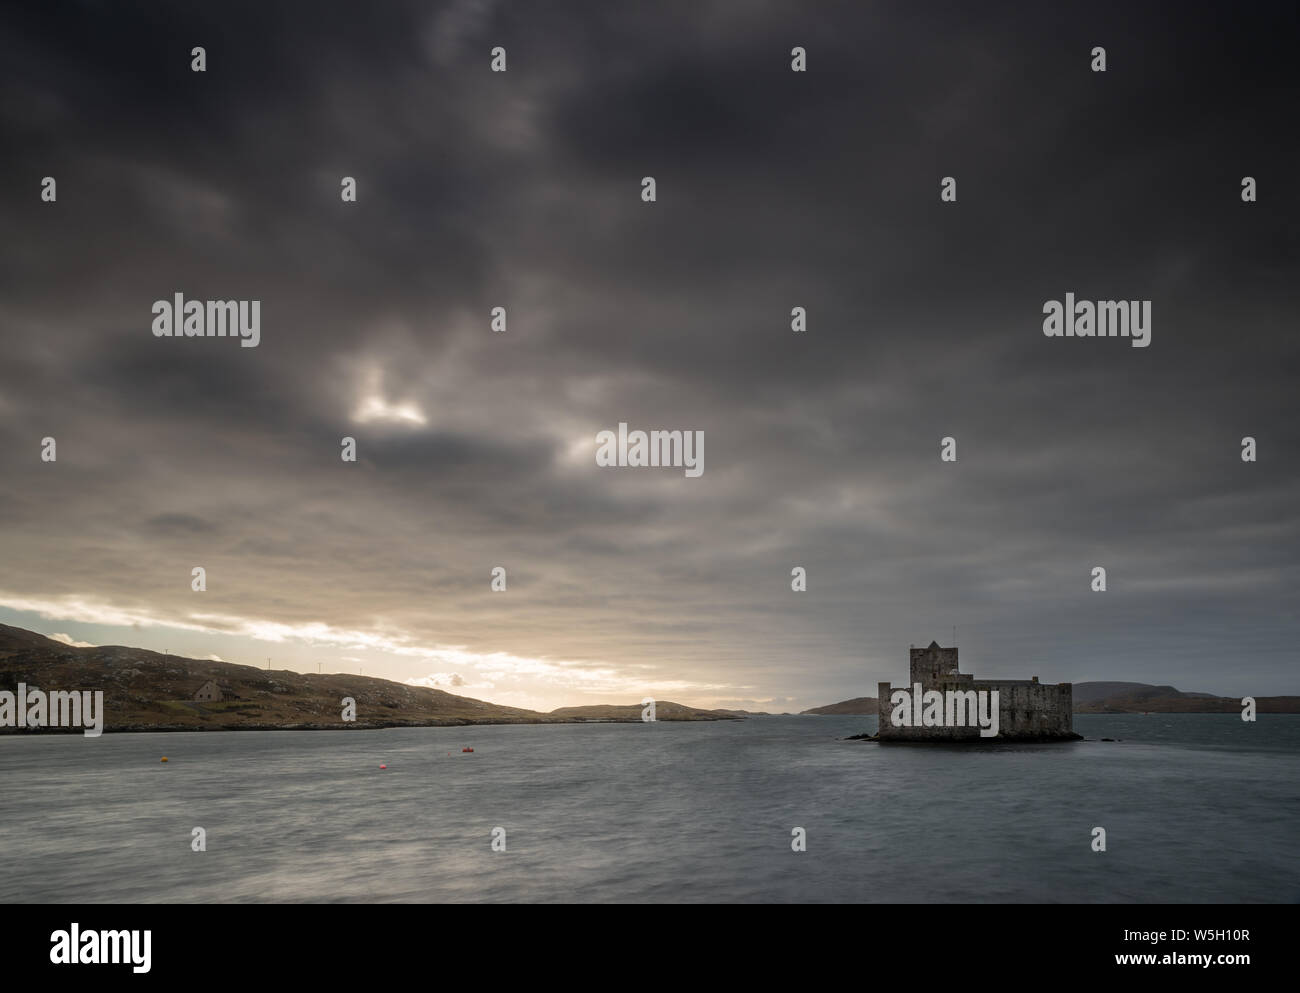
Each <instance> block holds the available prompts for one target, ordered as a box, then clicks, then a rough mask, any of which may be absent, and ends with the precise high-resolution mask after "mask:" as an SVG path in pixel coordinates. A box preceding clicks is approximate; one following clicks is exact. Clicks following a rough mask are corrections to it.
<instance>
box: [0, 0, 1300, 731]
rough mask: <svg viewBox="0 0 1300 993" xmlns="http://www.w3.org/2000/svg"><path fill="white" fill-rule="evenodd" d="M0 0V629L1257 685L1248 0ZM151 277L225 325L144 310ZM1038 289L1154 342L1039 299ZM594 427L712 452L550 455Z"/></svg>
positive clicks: (1282, 118)
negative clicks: (795, 66) (1101, 306)
mask: <svg viewBox="0 0 1300 993" xmlns="http://www.w3.org/2000/svg"><path fill="white" fill-rule="evenodd" d="M27 7H28V9H21V8H17V7H12V6H6V7H5V8H3V14H2V15H0V133H2V134H3V145H4V148H5V154H4V155H3V156H0V177H3V187H2V191H0V197H3V200H2V202H0V285H2V286H3V292H2V293H0V347H2V348H3V351H2V352H0V355H2V356H3V358H2V359H0V622H3V623H8V624H14V625H17V626H20V627H25V628H30V629H33V630H36V631H40V632H42V633H45V634H51V635H58V636H60V640H66V641H68V642H69V643H88V644H96V645H98V644H124V645H132V646H139V647H144V648H150V649H154V650H158V651H164V650H166V651H171V652H172V653H174V654H182V655H187V656H191V657H197V658H207V657H216V658H221V659H224V660H226V661H234V662H243V663H247V664H253V665H258V666H264V665H270V666H271V667H273V668H291V669H296V670H298V671H303V672H314V671H316V670H317V668H318V667H320V668H323V669H324V670H325V671H357V670H363V671H364V672H365V673H366V674H367V675H376V676H384V677H387V678H391V679H396V680H402V681H410V682H414V683H419V684H423V685H433V686H439V687H442V688H444V689H449V690H452V691H453V692H458V693H463V694H465V695H468V696H473V697H477V698H480V699H484V700H490V701H493V702H498V703H502V704H510V705H514V706H523V707H530V708H534V709H543V710H549V709H551V708H554V707H558V706H564V705H577V704H587V703H603V702H610V703H631V702H638V701H640V700H641V699H642V698H643V697H645V696H651V697H654V698H656V699H661V700H674V701H677V702H680V703H686V704H691V705H696V706H707V707H732V708H742V709H748V710H767V711H786V710H792V711H793V710H801V709H804V708H807V707H812V706H818V705H821V704H826V703H830V702H833V701H836V700H842V699H845V698H849V697H854V696H867V695H874V693H875V689H876V684H877V682H878V681H881V680H893V681H894V682H897V683H901V682H902V681H903V680H904V678H905V673H906V666H907V649H908V646H909V645H912V644H917V645H925V644H928V643H929V642H930V641H931V640H938V641H939V642H940V643H941V644H944V645H948V644H952V643H953V641H954V638H955V639H956V641H955V643H956V644H957V645H958V647H959V649H960V652H961V662H962V667H963V670H964V671H968V672H975V673H976V674H977V675H979V676H981V677H990V678H1028V677H1029V676H1031V675H1037V676H1039V677H1040V679H1042V680H1043V681H1044V682H1058V681H1068V682H1084V681H1089V680H1134V681H1140V682H1149V683H1169V684H1173V685H1175V686H1177V687H1179V688H1180V689H1184V690H1194V691H1202V692H1213V693H1223V694H1227V695H1237V694H1251V695H1269V694H1282V693H1290V694H1294V693H1300V678H1298V676H1297V669H1298V666H1300V651H1298V649H1297V645H1300V624H1298V622H1297V610H1296V590H1297V588H1298V586H1300V583H1298V581H1300V567H1298V566H1300V540H1298V539H1300V518H1298V517H1297V513H1298V511H1297V508H1300V473H1298V472H1297V457H1296V452H1297V443H1298V442H1300V430H1298V428H1297V418H1296V416H1295V414H1296V409H1297V405H1296V399H1295V397H1296V381H1297V374H1298V373H1300V347H1298V346H1297V344H1296V337H1295V329H1296V318H1295V310H1296V306H1297V302H1298V296H1300V295H1298V293H1297V287H1300V279H1298V278H1297V275H1298V273H1300V266H1298V262H1300V235H1298V234H1297V232H1298V231H1300V225H1297V216H1298V212H1297V208H1298V207H1300V196H1298V194H1297V189H1298V188H1300V182H1298V181H1297V179H1298V176H1300V157H1298V156H1297V151H1298V149H1300V143H1298V141H1297V137H1296V129H1295V127H1294V108H1295V106H1296V104H1297V98H1298V97H1300V94H1298V93H1297V92H1296V90H1297V87H1296V81H1295V75H1294V73H1293V72H1292V71H1291V70H1290V64H1291V63H1292V62H1293V60H1294V51H1293V44H1292V43H1291V42H1292V40H1293V39H1294V38H1295V37H1296V36H1297V34H1296V27H1297V24H1296V21H1297V13H1296V10H1295V7H1294V5H1291V4H1278V5H1264V4H1261V5H1249V4H1247V5H1243V6H1238V7H1234V8H1233V10H1232V11H1231V13H1228V12H1225V11H1223V10H1220V11H1218V12H1214V11H1212V10H1210V9H1209V8H1205V7H1201V6H1199V5H1195V4H1187V5H1180V6H1179V7H1178V16H1177V17H1176V18H1175V17H1174V16H1173V15H1172V14H1171V13H1170V10H1169V8H1168V5H1159V4H1157V5H1141V4H1134V3H1121V4H1106V3H1088V4H1067V5H1063V6H1062V5H1055V4H1054V5H1051V7H1050V9H1048V8H1047V7H1045V6H1044V5H1037V4H1023V5H1000V4H996V3H985V4H979V5H975V6H972V5H966V4H958V3H906V4H867V3H817V2H811V3H799V4H789V3H782V4H777V3H763V2H746V3H740V2H729V0H728V2H708V0H692V2H690V3H654V4H650V3H638V4H630V3H587V4H573V3H547V4H523V3H516V4H497V3H490V2H462V0H457V2H452V3H443V4H432V3H425V2H418V3H417V2H412V3H397V2H393V3H384V4H376V5H370V6H365V7H357V6H356V5H351V4H349V5H341V4H334V5H331V4H328V3H314V4H310V5H307V4H302V5H293V4H285V5H275V6H272V5H266V4H261V3H247V4H245V3H222V4H211V3H196V4H187V5H185V6H184V9H183V10H182V9H173V8H172V7H162V6H159V5H156V4H143V3H125V4H121V3H113V4H109V3H80V4H60V5H27ZM194 46H203V47H204V49H205V51H206V71H204V72H194V71H192V70H191V58H192V56H191V49H192V48H193V47H194ZM795 46H800V47H802V48H804V49H805V51H806V59H807V70H806V71H805V72H794V71H792V70H791V50H792V49H793V48H794V47H795ZM1096 46H1102V47H1104V48H1105V50H1106V60H1107V67H1106V71H1105V72H1094V71H1092V69H1091V64H1092V62H1093V55H1092V50H1093V48H1094V47H1096ZM496 47H501V48H504V49H505V52H506V60H507V61H506V67H507V68H506V71H504V72H493V71H492V68H491V62H492V49H493V48H496ZM46 176H52V177H54V178H55V179H56V183H57V187H56V188H57V199H56V200H55V201H54V202H44V201H42V199H41V195H40V194H41V183H42V179H43V178H44V177H46ZM345 176H347V177H353V178H354V179H355V180H356V188H357V197H356V202H344V201H343V199H342V197H341V195H340V191H341V182H342V178H343V177H345ZM647 176H649V177H654V179H655V184H656V199H655V200H654V201H653V202H646V201H645V200H643V199H642V180H643V178H644V177H647ZM1246 176H1250V177H1253V178H1254V179H1255V180H1256V183H1257V189H1258V199H1257V201H1256V202H1254V203H1245V202H1243V201H1242V197H1241V190H1242V185H1241V184H1242V178H1243V177H1246ZM943 177H953V178H954V179H955V181H956V200H955V202H944V201H942V200H941V197H940V193H941V180H942V179H943ZM178 292H179V293H183V294H184V295H185V298H186V299H197V300H211V299H237V300H258V301H260V307H261V327H260V341H259V343H258V345H257V347H240V343H239V342H238V340H235V339H229V338H185V337H176V338H166V337H156V336H155V335H154V334H153V333H152V331H151V322H152V320H153V313H152V310H151V308H152V305H153V303H154V301H156V300H171V299H172V297H173V294H175V293H178ZM1066 293H1073V294H1075V296H1076V297H1077V298H1078V299H1081V300H1103V299H1125V300H1129V299H1131V300H1149V301H1151V309H1152V333H1151V340H1150V343H1149V345H1148V346H1147V347H1145V348H1135V347H1132V343H1131V342H1130V341H1129V340H1127V339H1122V338H1054V337H1047V336H1045V335H1044V334H1043V330H1042V323H1043V307H1044V303H1045V302H1046V301H1049V300H1053V299H1055V300H1062V299H1064V296H1065V294H1066ZM495 307H504V308H505V309H506V313H507V327H506V330H505V331H504V332H500V333H498V332H494V331H493V330H492V327H491V312H492V310H493V308H495ZM794 307H803V308H805V310H806V313H807V330H805V331H803V332H800V333H796V332H794V331H792V328H791V311H792V308H794ZM620 422H623V423H627V424H628V425H629V426H630V428H631V429H636V428H640V429H643V430H651V429H656V430H681V431H702V432H703V434H704V437H705V439H706V442H707V444H706V445H705V451H704V455H705V461H704V472H703V473H702V474H701V475H699V476H698V477H695V478H691V477H687V476H686V475H685V473H684V472H683V471H682V470H681V469H680V468H637V467H609V466H600V465H597V463H596V458H595V455H596V450H597V443H596V436H597V434H598V433H599V432H601V431H604V430H616V429H617V427H618V425H619V423H620ZM1246 436H1250V437H1253V438H1255V439H1256V444H1257V461H1255V462H1249V463H1248V462H1244V461H1243V460H1242V458H1241V451H1242V438H1243V437H1246ZM46 437H53V438H55V440H56V446H57V448H56V452H57V457H56V460H55V461H53V462H48V461H43V460H42V457H41V453H42V447H43V439H44V438H46ZM345 437H352V438H355V439H356V448H357V460H356V461H355V462H345V461H343V460H342V459H341V457H340V452H341V443H342V439H343V438H345ZM945 437H951V438H953V439H955V442H956V455H957V458H956V461H949V462H945V461H943V460H941V458H940V452H941V439H943V438H945ZM196 566H201V567H203V568H204V569H205V570H206V582H207V588H206V590H205V591H202V592H196V591H194V590H193V589H192V588H191V576H192V570H193V568H194V567H196ZM1098 566H1100V567H1104V568H1105V569H1106V576H1107V588H1106V590H1105V591H1104V592H1099V591H1095V590H1093V589H1092V586H1093V578H1092V577H1093V573H1092V570H1093V569H1094V568H1095V567H1098ZM495 567H501V568H503V569H505V575H506V589H505V590H504V591H494V590H493V589H492V588H491V581H492V570H493V569H494V568H495ZM796 567H798V568H802V569H805V570H806V575H807V588H806V590H805V591H795V590H793V589H792V588H791V587H792V570H793V569H795V568H796Z"/></svg>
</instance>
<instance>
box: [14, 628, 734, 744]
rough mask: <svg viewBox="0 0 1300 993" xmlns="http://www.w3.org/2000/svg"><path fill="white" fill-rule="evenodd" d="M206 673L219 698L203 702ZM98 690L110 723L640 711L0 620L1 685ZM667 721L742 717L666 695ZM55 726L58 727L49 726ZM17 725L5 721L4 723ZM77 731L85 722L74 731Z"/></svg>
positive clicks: (155, 727)
mask: <svg viewBox="0 0 1300 993" xmlns="http://www.w3.org/2000/svg"><path fill="white" fill-rule="evenodd" d="M209 681H211V682H214V683H216V684H217V687H218V688H219V690H220V691H221V692H222V696H223V699H221V700H215V701H210V702H208V701H205V702H199V701H196V700H194V695H195V693H196V692H197V691H198V690H199V688H200V687H201V686H203V685H204V684H206V683H208V682H209ZM19 683H26V684H27V686H28V687H29V688H30V689H40V690H45V691H50V690H90V691H92V692H93V691H95V690H102V691H103V693H104V709H105V714H106V718H105V724H104V727H105V730H107V731H184V730H235V729H246V730H304V729H326V728H330V729H332V728H338V729H345V728H376V727H419V726H445V725H465V724H572V723H578V722H583V721H616V722H631V721H636V722H638V723H639V722H640V721H641V709H642V708H641V706H640V705H639V704H638V705H629V706H613V705H610V706H606V705H597V706H592V707H561V708H560V709H558V710H556V711H552V712H551V713H549V714H546V713H541V712H539V711H535V710H524V709H522V708H519V707H506V706H502V705H500V704H494V703H486V702H485V701H483V700H475V699H472V698H471V697H464V696H457V695H456V694H454V693H447V692H446V691H444V690H438V689H433V688H431V687H425V686H410V685H407V684H405V683H396V682H393V681H392V680H388V679H380V678H378V677H375V676H359V675H358V676H354V675H350V674H347V673H324V674H319V675H318V674H315V673H300V672H291V671H289V670H286V669H272V670H267V669H258V668H257V667H255V666H251V665H239V664H237V663H234V662H216V661H212V660H210V659H189V658H184V657H182V656H179V655H164V654H160V653H158V652H151V651H149V650H148V649H144V648H127V647H124V646H120V645H100V646H95V647H90V648H74V647H72V646H70V645H65V644H63V643H62V642H59V641H55V640H53V639H52V638H47V637H45V636H44V635H41V634H37V633H36V632H34V631H27V630H24V629H23V628H17V627H12V626H10V625H8V624H0V690H8V691H10V692H16V691H17V688H18V684H19ZM344 697H352V698H353V699H354V700H355V701H356V718H357V719H356V721H355V722H344V721H343V719H342V702H341V701H342V699H343V698H344ZM655 710H656V713H655V717H656V719H657V720H663V721H716V720H737V719H739V718H738V717H737V716H736V715H734V714H727V713H723V712H721V711H709V710H698V709H696V708H694V707H687V706H684V705H682V704H679V703H673V702H671V701H668V700H659V701H657V702H656V705H655ZM48 730H49V731H54V730H56V729H54V728H50V729H48ZM4 732H11V733H18V732H19V729H16V728H0V733H4ZM78 733H79V732H78Z"/></svg>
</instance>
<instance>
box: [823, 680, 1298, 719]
mask: <svg viewBox="0 0 1300 993" xmlns="http://www.w3.org/2000/svg"><path fill="white" fill-rule="evenodd" d="M1244 695H1245V694H1243V696H1244ZM1241 699H1242V698H1241V697H1219V696H1215V695H1214V694H1212V693H1184V692H1183V691H1182V690H1179V689H1175V688H1174V687H1173V686H1154V685H1152V684H1150V683H1125V682H1095V683H1075V684H1074V712H1075V713H1076V714H1138V713H1158V714H1236V713H1240V712H1241ZM1255 709H1256V712H1257V713H1261V714H1300V696H1261V697H1256V698H1255ZM803 713H805V714H857V715H868V714H870V715H875V714H878V713H879V710H878V709H877V704H876V698H875V697H873V696H859V697H854V698H853V699H852V700H843V701H841V702H840V703H832V704H827V705H826V706H824V707H814V708H812V709H811V710H805V711H803Z"/></svg>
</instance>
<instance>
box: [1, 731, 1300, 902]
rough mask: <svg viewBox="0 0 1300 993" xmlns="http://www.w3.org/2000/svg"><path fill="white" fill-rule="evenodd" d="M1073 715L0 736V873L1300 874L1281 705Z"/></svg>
mask: <svg viewBox="0 0 1300 993" xmlns="http://www.w3.org/2000/svg"><path fill="white" fill-rule="evenodd" d="M1075 729H1076V730H1077V731H1079V732H1080V733H1081V734H1084V735H1086V736H1088V737H1089V738H1101V737H1111V738H1120V739H1123V740H1122V741H1117V742H1101V741H1084V742H1078V743H1073V744H1057V745H1021V746H1009V747H1008V746H1000V747H985V746H965V747H944V746H938V747H935V746H907V745H902V746H886V747H881V746H880V745H876V744H873V743H870V742H851V741H841V740H838V739H840V738H843V737H844V736H846V735H849V734H855V733H860V732H862V731H868V730H869V731H874V730H875V719H874V718H861V717H792V718H757V719H751V720H748V721H737V722H724V723H700V724H679V723H667V722H660V723H657V724H648V725H639V724H638V725H558V726H549V727H543V726H515V727H476V728H418V729H416V728H412V729H395V730H386V731H351V732H330V731H322V732H308V731H301V732H238V733H201V734H118V735H104V736H103V737H101V738H99V739H97V740H95V739H88V738H83V737H80V736H38V735H31V736H21V737H18V736H7V737H4V738H0V900H3V901H5V902H14V901H40V902H45V901H54V902H58V901H79V902H83V901H84V902H132V901H184V902H193V901H200V902H202V901H304V900H305V901H335V900H347V901H638V902H639V901H746V902H752V901H891V902H893V901H904V902H911V901H926V902H932V901H938V902H943V901H962V902H964V901H1066V902H1130V901H1131V902H1146V901H1151V902H1155V901H1171V902H1199V901H1227V902H1235V901H1245V902H1296V901H1300V859H1297V857H1296V853H1295V844H1296V838H1297V835H1296V824H1297V822H1298V821H1300V716H1273V715H1263V716H1261V717H1260V719H1259V721H1258V722H1257V723H1255V724H1246V723H1243V722H1242V721H1241V719H1240V718H1239V717H1237V716H1235V715H1172V716H1168V715H1151V716H1146V717H1144V716H1081V717H1076V718H1075ZM462 746H471V747H473V748H474V749H475V751H474V753H473V754H463V753H462V752H461V748H462ZM163 755H166V756H168V758H169V760H170V761H169V762H168V763H167V764H165V765H164V764H162V763H161V762H160V761H159V759H160V757H161V756H163ZM381 763H383V764H386V765H387V766H388V768H387V769H386V770H381V769H379V765H380V764H381ZM1098 825H1099V826H1102V827H1104V828H1105V829H1106V832H1107V851H1106V852H1104V853H1097V852H1093V851H1092V850H1091V837H1092V829H1093V827H1094V826H1098ZM196 826H198V827H203V828H205V829H206V831H207V851H205V852H199V853H196V852H193V851H191V847H190V843H191V831H192V829H193V828H194V827H196ZM495 827H503V828H505V831H506V848H507V850H506V851H505V852H504V853H494V852H493V851H492V850H491V834H492V830H493V828H495ZM794 827H802V828H804V829H805V830H806V832H807V851H806V852H802V853H795V852H793V851H791V846H790V842H791V829H792V828H794Z"/></svg>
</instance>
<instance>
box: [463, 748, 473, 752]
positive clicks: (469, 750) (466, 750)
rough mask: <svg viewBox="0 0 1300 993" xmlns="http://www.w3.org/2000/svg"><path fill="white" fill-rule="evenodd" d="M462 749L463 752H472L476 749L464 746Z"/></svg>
mask: <svg viewBox="0 0 1300 993" xmlns="http://www.w3.org/2000/svg"><path fill="white" fill-rule="evenodd" d="M461 751H462V752H472V751H474V749H472V748H462V749H461Z"/></svg>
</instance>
